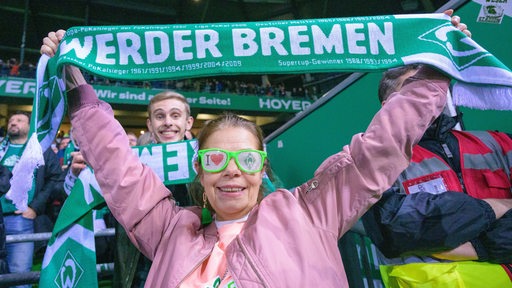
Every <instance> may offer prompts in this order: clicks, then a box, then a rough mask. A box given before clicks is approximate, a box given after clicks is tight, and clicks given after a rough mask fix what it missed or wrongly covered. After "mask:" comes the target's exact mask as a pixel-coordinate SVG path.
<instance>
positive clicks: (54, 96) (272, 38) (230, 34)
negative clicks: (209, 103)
mask: <svg viewBox="0 0 512 288" xmlns="http://www.w3.org/2000/svg"><path fill="white" fill-rule="evenodd" d="M410 63H424V64H429V65H432V66H434V67H436V68H437V69H440V70H442V71H444V72H445V73H446V74H448V75H450V76H451V77H453V78H454V79H456V80H457V83H456V84H455V85H454V88H453V91H452V95H453V98H454V103H455V104H456V105H464V106H468V107H472V108H479V109H501V110H512V100H511V99H512V89H511V87H512V73H511V70H510V69H509V68H507V67H506V66H505V65H504V64H503V63H501V62H500V61H499V60H498V59H497V58H496V57H494V56H493V55H492V54H490V53H489V52H487V51H486V50H485V49H484V48H482V47H481V46H479V45H478V44H477V43H475V42H474V41H473V40H472V39H471V38H468V37H467V36H466V35H465V34H464V33H462V32H461V31H459V30H457V29H456V28H455V27H453V25H452V24H451V23H450V17H448V16H446V15H444V14H417V15H389V16H369V17H351V18H326V19H303V20H290V21H268V22H248V23H211V24H177V25H145V26H87V27H72V28H69V29H68V30H67V32H66V36H65V37H64V39H63V40H62V42H61V44H60V46H59V50H58V51H57V53H56V56H55V57H53V58H51V59H49V60H48V57H46V56H43V57H42V58H41V60H40V62H39V64H38V72H37V87H38V88H37V92H36V97H35V99H34V108H33V111H37V115H36V116H37V118H36V119H33V121H32V127H31V129H32V132H37V138H38V140H39V142H40V143H41V146H42V148H43V151H44V150H45V149H46V148H47V147H49V146H50V144H51V142H52V140H53V139H54V137H55V135H56V133H57V131H58V128H59V125H60V123H61V120H62V117H63V115H64V110H65V107H66V105H65V97H64V92H63V91H64V90H65V89H64V88H65V87H64V83H63V81H62V79H61V78H60V77H61V71H62V67H63V65H65V64H69V65H75V66H77V67H80V68H81V69H83V70H86V71H88V72H90V73H93V74H96V75H100V76H104V77H107V78H114V79H124V80H158V79H178V78H193V77H202V76H213V75H228V74H269V73H284V74H289V73H315V72H342V71H359V72H367V71H379V70H385V69H388V68H392V67H398V66H402V65H404V64H410ZM459 91H462V93H459ZM472 91H477V93H476V94H471V92H472ZM33 113H34V112H33ZM22 158H23V156H22ZM15 177H16V175H15ZM8 197H12V195H10V196H8ZM11 199H12V198H11ZM13 201H14V200H13ZM15 202H16V201H15Z"/></svg>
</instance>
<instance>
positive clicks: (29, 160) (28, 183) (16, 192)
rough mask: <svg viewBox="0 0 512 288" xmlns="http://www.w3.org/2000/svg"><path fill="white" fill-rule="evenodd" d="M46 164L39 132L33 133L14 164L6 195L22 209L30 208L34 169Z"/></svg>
mask: <svg viewBox="0 0 512 288" xmlns="http://www.w3.org/2000/svg"><path fill="white" fill-rule="evenodd" d="M43 165H44V158H43V151H42V148H41V145H40V144H39V141H38V140H37V133H32V135H31V136H30V138H29V139H28V142H27V145H26V146H25V149H24V150H23V153H22V154H21V157H20V160H19V162H18V163H17V164H16V165H15V166H14V169H13V171H12V175H13V176H12V178H11V189H9V191H8V192H7V194H6V195H5V197H6V198H7V199H9V200H12V202H13V204H14V205H15V206H16V208H17V209H18V210H20V211H22V212H23V211H25V210H27V208H28V191H30V190H31V189H32V185H33V183H34V171H35V170H36V169H37V168H39V167H41V166H43Z"/></svg>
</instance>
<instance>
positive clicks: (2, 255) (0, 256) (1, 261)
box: [0, 165, 12, 274]
mask: <svg viewBox="0 0 512 288" xmlns="http://www.w3.org/2000/svg"><path fill="white" fill-rule="evenodd" d="M11 177H12V173H11V171H9V169H8V168H7V167H5V166H3V165H0V195H4V194H5V193H7V191H9V189H10V188H11V183H10V180H11ZM0 212H2V206H1V205H0ZM2 214H3V212H2V213H1V214H0V274H7V273H9V265H7V249H6V248H5V238H6V237H5V226H4V216H3V215H2Z"/></svg>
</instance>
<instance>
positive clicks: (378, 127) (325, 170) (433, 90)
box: [296, 67, 449, 238]
mask: <svg viewBox="0 0 512 288" xmlns="http://www.w3.org/2000/svg"><path fill="white" fill-rule="evenodd" d="M448 84H449V79H448V78H446V77H444V76H442V75H441V74H439V73H437V72H434V71H433V70H431V69H430V68H428V67H423V68H421V69H420V70H419V71H418V73H417V74H416V75H415V76H414V77H412V78H409V79H408V80H407V81H406V82H405V83H404V85H403V87H402V89H401V90H400V92H398V93H396V94H395V95H394V96H393V97H392V98H391V99H390V100H389V102H387V103H386V105H384V106H383V107H382V108H381V109H380V111H379V112H377V114H376V115H375V116H374V118H373V119H372V121H371V123H370V124H369V126H368V128H367V130H366V131H365V132H364V133H362V134H357V135H355V136H354V137H353V138H352V141H351V143H350V145H348V146H345V147H344V148H343V151H341V152H340V153H338V154H335V155H333V156H331V157H329V158H328V159H326V160H325V161H324V162H323V163H322V164H321V165H320V167H319V168H318V169H317V171H316V172H315V175H314V178H313V179H312V180H310V181H309V182H308V183H306V184H304V185H302V186H301V187H299V188H298V189H297V190H296V191H297V192H296V193H298V194H299V197H302V198H303V199H304V201H303V205H304V209H306V210H307V214H308V215H310V217H311V219H312V221H313V222H314V223H315V224H316V225H317V226H318V227H319V228H321V229H324V230H325V229H327V230H328V231H331V232H332V233H334V234H335V235H337V237H338V238H340V237H341V236H342V235H343V234H344V233H345V232H346V231H347V230H348V229H350V227H352V226H353V225H354V223H355V222H356V221H357V220H358V219H359V218H360V217H361V216H362V215H363V214H364V213H365V212H366V211H367V210H368V208H369V207H370V206H371V205H373V204H374V203H375V202H377V200H378V199H379V197H380V195H381V194H382V193H383V192H384V191H385V190H386V189H388V188H389V187H391V185H392V184H393V182H394V181H395V180H396V178H397V177H398V175H399V174H400V173H401V172H402V171H403V170H404V169H405V168H406V167H407V165H408V164H409V161H410V158H411V155H412V147H413V145H414V144H415V143H417V142H418V141H419V140H420V138H421V136H422V135H423V133H424V132H425V130H426V129H427V127H429V125H430V124H431V123H432V121H434V119H435V118H436V117H437V116H438V115H439V114H440V113H441V111H442V109H443V107H444V105H445V103H446V93H447V90H448Z"/></svg>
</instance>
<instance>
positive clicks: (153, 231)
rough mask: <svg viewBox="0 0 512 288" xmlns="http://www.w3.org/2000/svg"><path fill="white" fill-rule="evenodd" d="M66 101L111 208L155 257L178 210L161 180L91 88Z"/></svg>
mask: <svg viewBox="0 0 512 288" xmlns="http://www.w3.org/2000/svg"><path fill="white" fill-rule="evenodd" d="M67 98H68V107H69V111H70V116H71V117H70V118H71V124H72V126H73V135H75V140H76V141H77V142H78V145H79V147H80V151H81V152H82V155H83V156H84V158H85V160H86V162H87V163H88V164H89V165H90V166H91V167H92V168H93V170H94V174H95V176H96V179H97V181H98V184H99V185H100V187H101V190H102V193H103V196H104V198H105V201H106V202H107V204H108V206H109V209H110V210H111V212H112V214H113V215H114V217H115V218H116V219H117V220H118V221H119V223H120V224H121V225H123V227H124V228H125V230H126V232H127V234H128V236H129V237H130V239H131V240H132V242H133V243H134V244H135V246H137V248H139V249H140V250H141V251H142V252H143V253H144V254H145V255H146V256H147V257H148V258H150V259H153V256H154V252H155V251H156V249H157V246H158V244H159V242H160V239H162V234H163V233H164V230H165V229H166V228H167V227H173V223H174V222H173V223H170V222H171V221H173V220H175V221H177V220H176V218H177V217H174V216H175V214H176V213H178V211H179V210H180V209H179V208H178V207H176V205H175V204H174V201H171V200H170V196H171V193H170V191H169V190H168V189H167V188H166V187H165V186H164V184H163V183H162V181H161V180H160V178H158V176H157V175H156V174H155V173H153V171H152V170H151V169H150V168H149V167H148V166H146V165H143V164H142V163H141V162H140V161H139V159H138V157H137V156H136V155H135V154H134V153H133V152H132V150H131V148H130V146H129V145H128V138H127V136H126V133H125V132H124V129H123V127H122V126H121V124H120V123H119V122H118V121H117V120H116V119H115V118H114V115H113V111H112V108H111V107H110V105H108V104H107V103H105V102H103V101H100V100H99V99H98V97H97V96H96V93H95V92H94V90H93V88H92V86H90V85H80V86H78V87H76V88H74V89H72V90H71V91H68V94H67ZM198 223H199V222H198Z"/></svg>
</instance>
